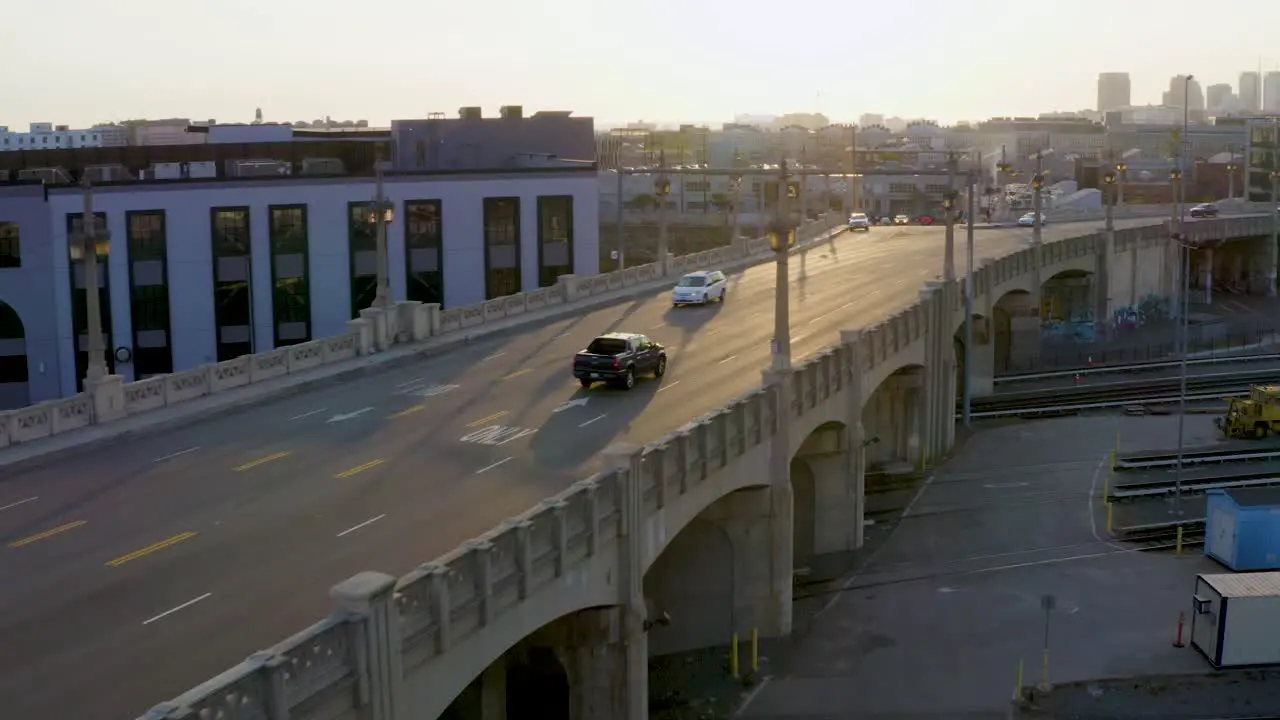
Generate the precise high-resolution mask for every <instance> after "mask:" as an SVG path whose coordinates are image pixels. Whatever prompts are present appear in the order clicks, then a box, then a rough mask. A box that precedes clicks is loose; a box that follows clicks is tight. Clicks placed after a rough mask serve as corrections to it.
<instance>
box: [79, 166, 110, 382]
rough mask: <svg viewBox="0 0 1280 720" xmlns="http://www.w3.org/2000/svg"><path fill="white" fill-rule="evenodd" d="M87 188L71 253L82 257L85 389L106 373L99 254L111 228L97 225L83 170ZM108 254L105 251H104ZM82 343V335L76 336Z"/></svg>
mask: <svg viewBox="0 0 1280 720" xmlns="http://www.w3.org/2000/svg"><path fill="white" fill-rule="evenodd" d="M80 187H81V188H82V189H83V190H84V212H83V214H82V215H81V216H80V232H79V233H77V234H76V236H74V237H72V238H71V240H72V242H71V246H70V254H71V258H72V259H73V260H83V261H84V262H83V268H84V296H85V315H86V316H87V318H86V319H87V323H86V328H85V330H86V332H87V334H88V335H89V347H88V348H86V350H85V355H86V356H87V358H86V359H87V361H88V362H87V364H86V369H85V375H84V386H85V389H92V387H93V386H94V385H96V384H98V383H99V382H101V381H102V379H103V378H105V377H106V376H107V360H106V342H105V339H104V337H103V332H102V307H101V298H100V297H99V286H98V254H99V253H103V251H104V250H106V251H109V248H110V246H111V231H110V230H108V229H107V228H106V227H102V228H99V227H98V216H97V215H96V214H95V213H94V211H93V182H92V181H91V180H90V179H89V174H88V173H87V172H86V173H84V177H83V178H82V179H81V181H80ZM104 254H105V253H104ZM75 340H76V342H77V343H78V342H79V338H75Z"/></svg>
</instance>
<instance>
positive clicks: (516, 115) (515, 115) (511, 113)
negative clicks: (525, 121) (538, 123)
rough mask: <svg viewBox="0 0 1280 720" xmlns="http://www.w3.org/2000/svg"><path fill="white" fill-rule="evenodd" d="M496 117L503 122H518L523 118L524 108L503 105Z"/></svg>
mask: <svg viewBox="0 0 1280 720" xmlns="http://www.w3.org/2000/svg"><path fill="white" fill-rule="evenodd" d="M498 115H500V116H501V117H502V118H503V119H504V120H519V119H520V118H523V117H524V106H523V105H503V106H502V107H501V108H500V109H499V110H498Z"/></svg>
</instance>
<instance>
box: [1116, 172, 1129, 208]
mask: <svg viewBox="0 0 1280 720" xmlns="http://www.w3.org/2000/svg"><path fill="white" fill-rule="evenodd" d="M1128 170H1129V166H1128V165H1127V164H1126V163H1123V162H1119V163H1116V205H1119V206H1123V205H1124V181H1125V177H1126V175H1125V173H1126V172H1128Z"/></svg>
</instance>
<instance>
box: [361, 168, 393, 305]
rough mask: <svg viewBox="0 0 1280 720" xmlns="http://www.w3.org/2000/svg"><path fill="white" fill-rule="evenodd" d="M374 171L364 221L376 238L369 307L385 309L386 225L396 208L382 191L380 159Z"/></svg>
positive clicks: (387, 293)
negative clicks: (374, 287)
mask: <svg viewBox="0 0 1280 720" xmlns="http://www.w3.org/2000/svg"><path fill="white" fill-rule="evenodd" d="M374 172H375V173H376V177H377V184H376V187H375V190H374V197H373V201H372V202H370V203H369V209H368V210H367V211H366V213H365V222H367V223H368V224H370V225H372V226H373V228H374V233H375V234H376V238H377V254H378V258H377V260H378V270H377V273H378V287H377V290H376V291H375V292H374V296H373V303H372V304H371V305H370V306H369V307H374V308H380V309H382V310H386V309H387V307H388V306H389V305H390V304H391V291H390V288H389V287H388V285H389V276H390V275H391V271H390V268H389V266H388V262H389V260H388V257H387V226H388V225H390V224H391V223H392V222H393V221H394V220H395V219H396V209H395V205H394V204H393V203H392V202H390V201H389V200H387V197H386V193H385V192H383V186H382V161H381V160H379V161H378V162H377V163H375V170H374Z"/></svg>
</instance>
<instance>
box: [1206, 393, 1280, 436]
mask: <svg viewBox="0 0 1280 720" xmlns="http://www.w3.org/2000/svg"><path fill="white" fill-rule="evenodd" d="M1213 424H1214V425H1217V426H1218V429H1219V430H1221V431H1222V434H1223V435H1225V436H1226V437H1229V438H1257V439H1259V440H1260V439H1262V438H1264V437H1266V436H1267V435H1269V434H1270V433H1272V432H1276V433H1280V385H1254V386H1253V388H1252V389H1250V391H1249V397H1248V398H1229V399H1228V400H1227V414H1226V415H1223V416H1222V417H1218V418H1214V421H1213Z"/></svg>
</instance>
